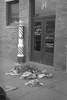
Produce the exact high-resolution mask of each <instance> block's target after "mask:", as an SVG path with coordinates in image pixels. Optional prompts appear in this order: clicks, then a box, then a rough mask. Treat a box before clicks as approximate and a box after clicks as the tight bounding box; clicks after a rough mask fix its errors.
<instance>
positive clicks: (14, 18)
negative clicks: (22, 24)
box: [11, 3, 19, 23]
mask: <svg viewBox="0 0 67 100" xmlns="http://www.w3.org/2000/svg"><path fill="white" fill-rule="evenodd" d="M18 21H19V3H14V4H11V22H12V23H13V22H14V23H17V22H18Z"/></svg>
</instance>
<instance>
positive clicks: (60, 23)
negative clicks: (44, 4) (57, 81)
mask: <svg viewBox="0 0 67 100" xmlns="http://www.w3.org/2000/svg"><path fill="white" fill-rule="evenodd" d="M66 44H67V1H66V0H58V1H57V9H56V29H55V52H54V66H55V67H56V68H59V69H60V68H61V69H62V70H65V68H66Z"/></svg>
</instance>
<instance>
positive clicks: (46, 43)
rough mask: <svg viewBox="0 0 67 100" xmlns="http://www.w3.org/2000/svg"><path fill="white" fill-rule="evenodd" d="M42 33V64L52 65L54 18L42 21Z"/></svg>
mask: <svg viewBox="0 0 67 100" xmlns="http://www.w3.org/2000/svg"><path fill="white" fill-rule="evenodd" d="M43 22H44V24H43V25H44V33H43V37H44V38H43V51H42V53H43V54H42V56H43V63H44V64H46V65H53V60H54V36H55V17H51V18H50V17H48V18H46V19H44V21H43Z"/></svg>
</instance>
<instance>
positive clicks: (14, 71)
mask: <svg viewBox="0 0 67 100" xmlns="http://www.w3.org/2000/svg"><path fill="white" fill-rule="evenodd" d="M21 73H22V64H19V63H16V64H14V65H13V68H12V69H11V70H10V72H9V73H5V75H21Z"/></svg>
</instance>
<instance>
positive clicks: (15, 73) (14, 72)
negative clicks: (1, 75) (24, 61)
mask: <svg viewBox="0 0 67 100" xmlns="http://www.w3.org/2000/svg"><path fill="white" fill-rule="evenodd" d="M5 75H18V74H17V72H16V71H15V70H14V71H13V72H10V73H5Z"/></svg>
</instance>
